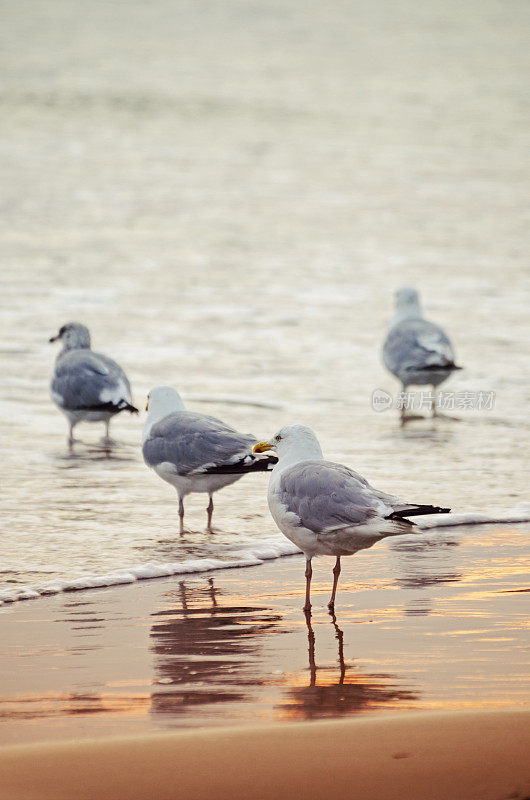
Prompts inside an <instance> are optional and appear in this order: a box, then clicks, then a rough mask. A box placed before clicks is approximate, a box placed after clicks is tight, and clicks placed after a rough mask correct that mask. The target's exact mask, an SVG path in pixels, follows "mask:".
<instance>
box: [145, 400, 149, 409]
mask: <svg viewBox="0 0 530 800" xmlns="http://www.w3.org/2000/svg"><path fill="white" fill-rule="evenodd" d="M145 410H146V411H149V398H147V403H146V404H145Z"/></svg>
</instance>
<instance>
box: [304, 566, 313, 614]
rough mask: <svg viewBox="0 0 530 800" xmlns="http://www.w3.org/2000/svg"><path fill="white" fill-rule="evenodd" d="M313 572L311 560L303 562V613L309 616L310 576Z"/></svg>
mask: <svg viewBox="0 0 530 800" xmlns="http://www.w3.org/2000/svg"><path fill="white" fill-rule="evenodd" d="M312 574H313V570H312V569H311V559H310V558H308V559H306V562H305V606H304V611H305V613H306V614H309V613H310V611H311V576H312Z"/></svg>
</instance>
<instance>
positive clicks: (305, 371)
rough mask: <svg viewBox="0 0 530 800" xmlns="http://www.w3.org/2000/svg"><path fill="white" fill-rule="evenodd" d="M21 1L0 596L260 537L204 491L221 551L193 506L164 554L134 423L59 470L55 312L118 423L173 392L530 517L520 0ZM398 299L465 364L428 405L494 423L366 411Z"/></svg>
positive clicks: (82, 433)
mask: <svg viewBox="0 0 530 800" xmlns="http://www.w3.org/2000/svg"><path fill="white" fill-rule="evenodd" d="M29 9H30V6H29V3H27V2H20V3H17V4H11V5H10V6H9V7H8V8H6V9H4V12H5V14H6V15H7V16H8V22H9V24H8V25H6V26H4V30H6V31H9V36H8V37H6V38H5V41H4V42H3V46H2V48H0V61H1V64H2V67H3V69H2V73H3V75H4V82H3V95H2V103H3V109H2V110H3V114H2V128H3V135H2V146H1V151H0V180H1V181H2V185H3V187H4V197H3V209H2V211H3V217H4V222H5V230H6V235H5V236H4V237H3V240H2V243H1V244H0V248H1V251H0V252H1V260H2V299H3V301H4V302H3V303H2V306H1V308H0V322H1V323H2V329H3V331H4V336H3V340H2V344H1V347H0V365H1V370H0V382H1V386H2V392H1V401H0V403H1V404H0V410H1V415H0V440H1V445H2V453H3V469H2V493H1V496H0V513H1V518H2V522H3V530H2V536H1V537H0V564H1V568H0V569H1V575H0V578H1V580H0V584H1V587H0V588H1V590H3V591H4V592H7V593H8V594H13V593H14V594H15V596H16V595H17V593H18V592H21V591H22V592H23V591H25V590H24V589H23V587H40V586H42V585H43V584H46V583H49V582H50V581H57V580H60V581H67V580H73V579H76V578H79V577H82V576H87V575H102V574H104V573H108V572H109V571H111V572H112V571H115V570H116V569H120V568H129V567H132V566H139V565H142V564H146V563H151V562H155V563H167V562H181V561H183V560H186V559H194V558H198V557H206V556H208V557H211V558H217V559H218V558H225V557H226V553H227V551H230V549H231V548H232V549H233V548H234V547H241V546H242V545H244V546H245V547H246V545H247V543H248V542H250V543H252V545H253V546H254V545H255V543H256V542H258V543H259V542H260V541H261V539H262V538H263V539H269V538H270V537H271V536H274V535H275V533H276V532H275V529H274V526H273V524H272V521H271V519H270V517H269V514H268V510H267V506H266V500H265V493H266V483H267V477H266V476H255V477H252V478H245V479H243V480H241V481H240V482H238V483H237V484H235V485H234V486H231V487H229V488H228V489H226V490H225V491H223V492H221V493H220V494H218V495H217V496H216V510H215V515H214V524H216V525H217V527H218V529H219V532H218V534H216V536H215V537H208V536H206V535H205V534H203V533H202V530H203V528H204V523H205V511H204V507H205V505H206V503H205V499H204V497H202V496H194V497H191V498H188V500H187V503H186V519H187V522H188V525H189V527H190V528H191V530H192V531H194V532H195V533H192V534H190V535H188V536H187V537H185V538H184V539H182V540H181V539H180V538H179V537H178V535H177V514H176V512H177V509H176V502H175V497H174V493H173V491H172V490H171V488H170V487H169V486H167V485H166V484H163V483H162V482H161V481H160V480H159V479H158V478H157V477H156V476H155V475H154V474H153V473H151V472H149V471H148V470H147V469H146V468H145V467H144V465H143V463H142V460H141V453H140V445H139V442H140V430H141V424H142V418H140V419H136V418H130V417H126V416H125V415H121V417H119V418H117V419H116V420H114V422H113V425H112V432H113V435H114V437H115V438H116V440H117V446H116V447H115V448H113V450H112V452H110V453H108V452H106V451H105V450H104V449H103V448H102V447H101V445H100V444H99V437H100V436H101V435H102V433H103V430H102V426H100V428H98V426H79V428H78V429H77V432H78V436H79V437H80V438H81V439H82V442H81V443H80V444H78V445H76V446H75V448H74V451H73V452H72V453H70V452H69V451H68V448H67V446H66V421H65V420H64V419H63V418H62V417H61V415H60V414H59V412H58V411H57V410H56V409H55V408H54V406H53V405H52V403H51V401H50V398H49V395H48V382H49V378H50V374H51V370H52V367H53V359H54V357H55V351H54V349H53V347H52V346H50V345H48V344H47V340H48V337H49V336H50V335H51V334H53V333H55V332H56V331H57V329H58V327H59V326H60V325H61V324H63V323H64V322H65V321H68V320H71V319H77V320H80V321H82V322H84V323H86V324H87V325H88V326H89V327H90V329H91V332H92V337H93V344H94V348H95V349H96V350H98V349H99V350H101V351H103V352H105V353H107V354H108V355H110V356H112V357H114V358H116V359H117V360H118V361H119V362H120V363H121V364H122V365H123V367H124V368H125V370H126V371H127V373H128V375H129V377H130V380H131V383H132V386H133V392H134V397H135V401H136V403H137V404H138V405H139V407H143V405H144V400H145V396H146V394H147V392H148V391H149V389H150V388H151V387H152V386H153V385H155V384H159V383H169V384H172V385H175V386H176V387H177V388H178V389H179V390H180V391H181V392H182V394H183V396H184V398H185V399H186V401H187V402H188V404H189V407H190V408H193V409H196V410H199V411H204V412H207V413H210V414H214V415H217V416H219V417H222V418H223V419H225V420H226V421H227V422H229V423H231V424H233V425H235V426H236V427H238V428H240V429H241V430H245V431H251V432H253V433H255V435H256V437H257V438H259V439H261V438H265V437H269V436H270V435H271V434H272V433H273V432H274V431H275V430H276V429H277V428H278V427H280V426H281V425H283V424H285V423H289V422H303V423H305V424H309V425H311V426H312V427H313V428H314V429H315V431H316V432H317V433H318V435H319V437H320V439H321V442H322V445H323V449H324V452H325V454H326V455H327V456H328V457H329V458H331V459H333V460H337V461H342V462H345V463H347V464H349V465H351V466H352V467H354V468H356V469H357V470H358V471H359V472H361V473H362V474H363V475H365V476H366V477H367V478H368V479H369V480H370V481H371V482H372V483H373V484H375V485H376V486H378V487H380V488H382V489H385V490H387V491H391V492H393V493H396V494H399V495H402V496H403V497H404V498H405V499H407V500H412V501H419V502H433V503H436V504H440V505H446V506H450V507H452V508H453V510H454V511H468V510H476V511H480V510H481V509H483V508H491V507H500V508H511V507H513V506H515V505H516V504H517V503H519V502H521V501H523V500H525V499H526V497H525V493H526V490H527V453H528V427H527V407H528V400H529V399H530V398H529V395H530V390H529V384H528V349H527V342H528V306H529V300H530V289H529V282H528V273H527V266H526V253H527V251H528V248H527V245H526V238H527V226H526V223H525V219H524V201H523V198H524V197H525V196H526V191H525V190H526V185H525V180H524V176H523V174H522V171H521V164H523V163H524V151H523V142H524V141H525V136H524V124H523V121H524V116H523V108H524V105H523V99H524V93H525V90H526V82H525V81H524V75H525V63H524V60H525V58H526V56H525V53H526V49H525V48H524V46H523V43H522V36H523V31H524V29H525V24H524V22H525V19H526V16H527V14H528V11H527V8H526V7H525V5H524V4H512V6H511V7H510V14H506V13H505V10H504V8H503V6H502V5H500V4H498V3H496V2H493V0H490V2H486V3H484V2H480V3H478V2H468V3H465V4H461V5H460V6H454V5H451V6H447V4H446V3H442V2H428V3H423V4H422V5H421V8H419V7H418V6H417V5H416V4H412V3H408V4H405V5H403V4H399V6H395V5H394V6H392V5H389V4H388V3H383V2H374V3H370V4H366V3H340V2H339V3H336V4H335V5H333V6H332V7H329V5H326V6H323V5H321V4H318V3H309V4H308V3H304V4H303V5H302V4H300V3H299V2H298V1H297V0H290V1H289V2H287V3H282V4H280V5H274V4H273V5H271V4H270V3H262V2H256V3H253V4H252V5H251V6H245V8H243V7H242V6H240V5H239V4H238V3H237V2H233V3H230V2H229V3H224V4H223V6H222V7H221V6H219V5H218V4H215V3H210V2H206V3H202V4H201V6H200V8H198V7H197V5H196V4H193V3H183V4H180V5H179V7H178V9H176V8H175V7H174V4H172V3H166V2H164V0H157V1H156V2H155V3H154V4H153V3H151V4H150V5H149V6H146V5H145V4H143V3H139V2H135V1H134V0H131V2H127V3H120V4H119V3H115V4H112V7H108V6H107V5H106V4H98V3H93V4H91V5H90V6H86V5H84V4H76V3H74V4H66V5H65V4H64V3H62V2H53V0H52V2H49V3H47V4H46V8H44V6H35V5H34V4H32V5H31V13H29ZM20 41H24V42H25V46H24V48H20V47H19V42H20ZM139 64H141V67H139ZM405 283H409V284H413V285H415V286H417V287H418V289H419V290H420V291H421V293H422V297H423V302H424V307H425V311H426V315H427V317H428V318H430V319H433V320H435V321H438V322H440V323H442V324H443V325H444V326H445V327H446V329H447V331H448V332H449V334H450V336H451V337H452V339H453V341H454V343H455V346H456V350H457V356H458V361H459V362H460V363H461V364H462V365H463V366H464V367H465V369H464V370H462V371H461V372H459V373H457V374H455V375H454V376H453V377H452V378H451V379H450V382H448V383H447V384H445V386H444V388H445V387H447V390H448V391H455V392H461V393H462V392H472V393H476V392H479V391H481V392H486V393H489V392H494V393H495V397H494V406H493V408H492V409H491V410H487V409H483V410H476V409H475V410H465V409H460V410H458V409H456V410H455V411H454V412H453V416H454V417H458V418H459V421H455V420H450V419H449V420H436V421H434V422H431V421H429V420H425V421H419V422H414V423H410V424H409V425H408V426H407V427H406V429H404V430H402V429H400V428H399V427H398V425H397V411H396V410H395V409H393V410H388V411H385V412H384V413H376V412H375V411H373V409H372V407H371V397H372V392H373V391H374V390H376V389H384V390H387V391H389V392H390V393H392V394H393V395H394V396H395V394H396V392H397V386H396V382H395V381H394V379H393V378H392V377H391V376H389V375H388V374H387V373H386V372H385V370H384V368H383V367H382V365H381V362H380V355H379V349H380V345H381V341H382V338H383V336H384V332H385V328H386V325H387V323H388V320H389V318H390V317H391V314H392V296H391V292H392V290H393V289H395V288H396V287H397V286H399V285H403V284H405ZM462 397H463V395H462ZM503 531H504V529H503ZM473 535H474V536H476V537H477V539H480V537H481V536H482V535H483V533H481V529H480V528H477V529H475V531H474V534H473ZM520 535H521V534H520V533H519V531H518V529H515V528H513V529H509V530H508V531H507V532H505V534H504V535H503V538H502V545H500V546H501V547H502V548H504V547H506V546H508V547H511V546H515V545H517V547H520V546H522V545H521V539H520ZM523 549H524V548H523ZM374 552H375V550H372V551H370V554H372V553H374ZM494 552H495V551H494V550H493V549H492V550H491V551H490V553H491V558H492V559H494ZM430 554H431V550H430V548H429V547H428V546H426V549H425V553H424V556H422V559H423V558H424V559H426V560H427V561H428V560H429V558H430ZM460 557H461V558H462V559H463V560H464V562H465V559H466V557H469V558H470V559H472V558H474V556H473V554H472V552H468V551H467V550H465V549H464V550H461V553H460ZM366 563H367V564H369V563H370V562H366ZM466 566H467V567H469V568H471V567H472V566H473V561H470V562H469V563H468V564H467V565H466V563H463V564H462V565H461V569H464V568H465V567H466ZM484 569H486V567H484ZM499 569H501V570H507V571H508V572H507V574H509V565H507V564H506V563H505V562H503V563H502V565H500V566H499ZM464 571H465V569H464ZM252 572H253V581H255V580H256V575H259V568H258V569H257V570H253V571H252ZM501 577H502V576H501ZM258 580H259V578H258ZM455 580H456V582H458V580H459V579H458V578H457V579H455ZM518 588H521V586H519V587H518ZM394 589H395V591H396V592H398V593H399V592H401V591H404V588H403V587H402V586H400V584H399V582H396V583H395V586H394ZM124 591H125V590H124ZM264 592H265V587H264ZM519 597H520V596H518V598H519ZM39 602H41V601H39ZM42 602H44V601H42ZM491 603H492V607H494V606H495V603H494V600H491ZM505 608H506V607H505V605H504V604H502V603H500V601H499V606H498V609H497V613H498V614H499V619H501V618H504V617H503V614H504V613H505V611H504V609H505ZM13 609H14V607H13V606H9V607H8V606H7V605H3V606H2V614H5V615H6V616H4V617H3V618H4V623H5V624H7V622H8V619H9V614H10V613H14V610H13ZM510 613H511V610H510Z"/></svg>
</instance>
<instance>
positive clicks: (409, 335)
mask: <svg viewBox="0 0 530 800" xmlns="http://www.w3.org/2000/svg"><path fill="white" fill-rule="evenodd" d="M383 361H384V363H385V366H386V367H387V369H388V370H389V371H390V372H391V373H392V374H393V375H395V376H396V378H398V379H399V380H400V381H401V384H402V387H403V392H406V390H407V387H408V386H410V385H411V384H414V385H417V386H424V385H426V384H427V385H431V386H432V388H433V392H434V391H435V390H436V387H437V386H439V385H440V383H443V381H445V380H447V378H448V377H449V376H450V375H451V373H452V372H454V370H456V369H462V367H457V366H456V364H455V354H454V351H453V347H452V345H451V342H450V341H449V339H448V337H447V334H446V333H445V331H444V330H442V328H440V327H439V326H438V325H435V324H434V323H432V322H428V321H427V320H426V319H423V314H422V311H421V306H420V298H419V295H418V292H417V291H416V289H413V288H411V287H410V286H404V287H402V288H401V289H398V290H397V292H396V313H395V314H394V317H393V319H392V321H391V323H390V329H389V331H388V334H387V337H386V339H385V342H384V344H383ZM432 415H433V417H434V416H436V403H435V402H434V401H433V403H432ZM401 419H402V420H404V419H405V407H404V406H403V407H402V409H401Z"/></svg>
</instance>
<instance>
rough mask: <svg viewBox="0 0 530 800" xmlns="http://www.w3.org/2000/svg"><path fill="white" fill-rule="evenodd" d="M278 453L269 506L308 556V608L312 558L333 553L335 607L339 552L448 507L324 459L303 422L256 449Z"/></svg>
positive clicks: (308, 605)
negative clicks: (397, 492)
mask: <svg viewBox="0 0 530 800" xmlns="http://www.w3.org/2000/svg"><path fill="white" fill-rule="evenodd" d="M269 450H272V451H274V452H275V453H276V454H277V455H278V463H277V464H276V465H275V466H274V468H273V470H272V474H271V479H270V483H269V492H268V501H269V509H270V512H271V514H272V517H273V519H274V521H275V522H276V525H277V526H278V527H279V529H280V530H281V532H282V533H283V534H284V535H285V536H286V537H287V538H288V539H290V540H291V542H294V543H295V544H296V545H297V546H298V547H299V548H300V550H302V552H303V553H304V554H305V557H306V571H305V578H306V595H305V605H304V611H305V612H306V614H309V613H310V612H311V598H310V587H311V575H312V569H311V560H312V558H313V557H314V556H316V555H327V556H335V557H336V562H335V566H334V568H333V590H332V593H331V600H330V601H329V603H328V608H329V609H330V611H332V610H333V609H334V607H335V594H336V592H337V583H338V580H339V575H340V559H341V556H348V555H353V554H354V553H357V552H358V551H359V550H364V549H366V548H368V547H372V545H374V544H375V543H376V542H378V541H379V540H380V539H384V538H385V537H386V536H399V535H402V534H405V533H414V523H413V522H411V521H410V520H409V519H408V517H412V516H417V515H420V514H446V513H448V512H449V511H450V509H448V508H439V507H438V506H431V505H420V504H416V503H404V502H403V501H402V500H400V499H399V498H398V497H394V496H393V495H390V494H386V493H385V492H381V491H379V490H378V489H374V488H373V487H372V486H370V484H369V483H368V481H367V480H366V479H365V478H363V477H362V476H361V475H358V474H357V472H354V471H353V470H352V469H350V468H349V467H345V466H344V465H343V464H335V463H334V462H332V461H325V460H324V457H323V455H322V450H321V449H320V444H319V442H318V439H317V437H316V436H315V434H314V432H313V431H312V430H311V428H308V427H306V426H305V425H286V426H285V427H283V428H281V430H280V431H278V433H277V434H276V435H275V436H273V438H272V439H270V440H269V441H268V442H258V444H256V445H255V446H254V452H255V453H265V452H267V451H269Z"/></svg>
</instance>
